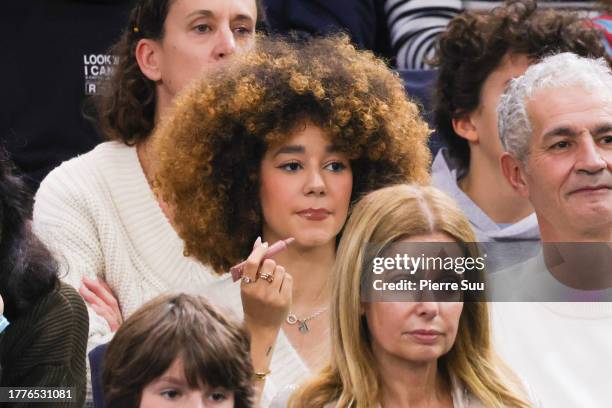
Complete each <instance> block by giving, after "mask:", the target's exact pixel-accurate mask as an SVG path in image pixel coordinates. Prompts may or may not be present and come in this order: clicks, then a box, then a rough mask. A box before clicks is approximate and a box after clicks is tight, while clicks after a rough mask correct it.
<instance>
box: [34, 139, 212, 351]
mask: <svg viewBox="0 0 612 408" xmlns="http://www.w3.org/2000/svg"><path fill="white" fill-rule="evenodd" d="M33 223H34V230H35V232H36V234H38V236H39V237H40V238H41V239H42V240H43V242H45V243H46V244H47V245H48V246H49V247H50V249H51V250H52V251H53V253H54V254H55V255H56V257H57V259H58V261H59V262H60V264H61V271H62V279H63V280H64V281H66V282H68V283H69V284H71V285H73V286H74V287H75V288H78V287H80V286H81V279H82V278H83V276H85V275H86V276H89V277H91V278H93V277H96V276H97V277H99V278H100V279H104V280H105V281H106V282H107V283H108V284H109V286H110V287H111V288H112V290H113V292H114V294H115V296H116V297H117V300H118V301H119V304H120V307H121V312H122V314H123V317H124V319H125V318H127V317H129V316H130V315H131V314H132V313H133V312H134V311H135V310H136V309H137V308H138V307H139V306H141V305H142V304H143V303H145V302H146V301H148V300H149V299H151V298H153V297H155V296H157V295H159V294H162V293H165V292H169V291H187V290H190V291H192V288H193V287H194V286H195V287H206V286H207V285H208V284H209V283H211V282H213V281H215V280H216V279H217V278H216V277H215V276H214V275H213V274H212V271H211V269H210V268H208V267H205V266H202V265H201V264H200V263H198V262H196V261H195V260H193V259H191V258H186V257H184V256H183V241H182V240H181V239H180V238H179V237H178V235H177V234H176V232H175V231H174V229H173V228H172V226H171V225H170V223H169V222H168V220H167V219H166V217H165V216H164V214H163V213H162V211H161V209H160V208H159V206H158V204H157V201H156V200H155V197H154V196H153V193H152V191H151V189H150V188H149V185H148V183H147V181H146V178H145V176H144V173H143V171H142V168H141V167H140V163H139V161H138V156H137V155H136V149H135V148H134V147H128V146H125V145H124V144H121V143H119V142H107V143H102V144H100V145H98V146H97V147H96V148H95V149H93V150H92V151H91V152H89V153H87V154H84V155H82V156H79V157H76V158H74V159H72V160H69V161H67V162H65V163H63V164H62V165H61V166H59V167H57V168H56V169H55V170H53V171H52V172H51V173H50V174H49V175H48V176H47V178H45V180H44V181H43V182H42V184H41V185H40V189H39V190H38V192H37V194H36V201H35V205H34V222H33ZM88 311H89V321H90V326H89V342H88V350H90V349H91V348H93V347H95V346H97V345H99V344H102V343H106V342H108V341H110V339H111V338H112V333H111V331H110V328H109V326H108V324H107V323H106V321H105V320H104V319H103V318H101V317H99V316H98V315H97V314H96V313H95V312H94V311H93V310H92V309H91V308H89V307H88Z"/></svg>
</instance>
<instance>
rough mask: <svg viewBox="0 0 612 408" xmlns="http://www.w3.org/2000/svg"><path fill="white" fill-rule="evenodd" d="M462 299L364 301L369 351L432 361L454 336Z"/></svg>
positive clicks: (435, 238) (431, 238)
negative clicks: (369, 343)
mask: <svg viewBox="0 0 612 408" xmlns="http://www.w3.org/2000/svg"><path fill="white" fill-rule="evenodd" d="M400 242H405V243H416V242H454V240H453V239H452V238H451V237H449V236H448V235H446V234H443V233H435V234H431V235H419V236H413V237H410V238H408V239H405V240H403V241H400ZM462 310H463V303H462V302H372V303H366V304H364V311H365V316H366V319H367V324H368V329H369V331H370V334H371V338H372V351H373V353H374V356H375V357H376V359H377V360H378V361H381V359H385V360H388V359H392V360H397V359H400V360H404V361H409V362H412V363H419V364H420V363H428V362H434V361H436V360H437V359H438V358H439V357H441V356H442V355H444V354H446V353H447V352H448V351H449V350H450V349H451V347H452V346H453V344H454V343H455V338H456V337H457V329H458V327H459V318H460V317H461V311H462Z"/></svg>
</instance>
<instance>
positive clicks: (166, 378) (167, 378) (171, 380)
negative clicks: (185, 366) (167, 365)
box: [157, 375, 185, 385]
mask: <svg viewBox="0 0 612 408" xmlns="http://www.w3.org/2000/svg"><path fill="white" fill-rule="evenodd" d="M162 381H165V382H169V383H172V384H175V385H185V380H182V379H180V378H176V377H171V376H167V375H165V376H162V377H160V378H158V379H157V382H162Z"/></svg>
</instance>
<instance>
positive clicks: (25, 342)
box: [0, 149, 88, 407]
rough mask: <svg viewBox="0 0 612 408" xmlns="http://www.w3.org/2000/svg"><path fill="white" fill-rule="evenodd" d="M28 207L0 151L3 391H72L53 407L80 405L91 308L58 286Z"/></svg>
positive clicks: (68, 288)
mask: <svg viewBox="0 0 612 408" xmlns="http://www.w3.org/2000/svg"><path fill="white" fill-rule="evenodd" d="M30 203H31V198H30V196H29V194H28V193H27V192H26V187H25V184H24V182H23V181H22V180H21V179H20V178H19V177H17V176H15V175H14V174H13V166H12V164H11V163H10V162H9V160H8V157H7V154H6V153H5V152H4V151H3V150H2V149H0V299H2V301H0V304H2V306H0V316H1V315H2V314H3V313H4V315H5V316H6V319H7V320H8V321H10V324H9V325H8V326H6V327H3V329H4V330H0V367H1V371H2V372H1V376H0V377H1V378H0V387H11V388H24V387H62V388H69V387H72V391H71V392H72V395H71V399H70V400H65V401H62V402H59V401H58V402H57V403H55V404H54V405H53V406H54V407H73V406H80V405H83V402H84V401H85V380H86V372H85V367H86V365H85V346H86V344H87V327H88V320H87V309H86V308H85V303H84V302H83V299H81V296H79V294H78V293H77V291H76V290H75V289H74V288H72V287H71V286H69V285H67V284H66V283H63V282H60V280H59V279H58V268H57V265H56V263H55V261H54V260H53V258H52V257H51V255H50V253H49V251H48V250H47V248H46V247H45V246H44V245H43V244H42V243H41V242H40V241H39V240H38V238H36V236H35V235H34V234H33V233H32V230H31V228H30V220H29V215H30V214H29V208H31V207H30ZM0 326H5V324H2V323H1V322H0ZM75 403H76V404H77V405H75ZM79 404H80V405H79ZM25 405H26V404H25V403H23V404H22V403H21V402H15V403H14V404H11V406H12V407H20V406H25Z"/></svg>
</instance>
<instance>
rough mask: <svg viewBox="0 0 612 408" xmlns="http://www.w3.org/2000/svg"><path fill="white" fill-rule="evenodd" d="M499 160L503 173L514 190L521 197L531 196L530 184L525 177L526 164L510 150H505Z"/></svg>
mask: <svg viewBox="0 0 612 408" xmlns="http://www.w3.org/2000/svg"><path fill="white" fill-rule="evenodd" d="M499 160H500V165H501V169H502V173H503V174H504V177H505V178H506V180H507V181H508V183H510V185H511V186H512V188H513V189H514V191H516V192H517V193H519V195H520V196H521V197H524V198H529V188H528V187H529V186H528V184H527V178H526V177H525V176H526V174H525V168H524V165H523V164H522V163H521V162H520V161H519V160H517V159H516V158H514V157H513V156H512V155H510V153H508V152H504V153H503V154H502V156H501V158H500V159H499Z"/></svg>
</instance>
